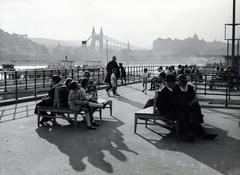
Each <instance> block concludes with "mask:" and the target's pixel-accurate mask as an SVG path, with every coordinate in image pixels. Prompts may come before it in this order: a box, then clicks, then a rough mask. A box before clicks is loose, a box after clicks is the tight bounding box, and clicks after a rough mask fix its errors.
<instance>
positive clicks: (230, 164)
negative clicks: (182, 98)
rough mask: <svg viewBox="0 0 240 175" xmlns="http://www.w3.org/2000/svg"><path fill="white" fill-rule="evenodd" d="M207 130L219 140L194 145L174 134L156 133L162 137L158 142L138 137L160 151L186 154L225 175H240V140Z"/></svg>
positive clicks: (199, 141) (222, 131)
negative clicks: (215, 134) (216, 135)
mask: <svg viewBox="0 0 240 175" xmlns="http://www.w3.org/2000/svg"><path fill="white" fill-rule="evenodd" d="M207 130H208V131H210V132H211V130H213V131H212V132H214V133H217V134H218V137H217V139H216V140H212V141H207V140H200V139H199V140H196V141H195V142H193V143H192V142H185V141H182V140H180V139H178V138H177V137H176V135H175V133H174V132H170V133H169V134H167V135H165V134H161V133H157V132H155V133H157V134H158V135H159V136H161V138H160V139H158V140H156V139H154V140H151V139H148V138H146V137H144V136H143V135H141V134H139V133H138V134H137V135H139V136H140V137H141V138H143V139H144V140H146V141H148V142H149V143H151V144H152V145H154V146H155V147H156V148H158V149H160V150H169V151H174V152H181V153H184V154H186V155H188V156H190V157H192V158H194V159H195V160H198V161H200V162H201V163H203V164H205V165H207V166H209V167H211V168H213V169H215V170H217V171H219V172H221V173H223V174H239V173H240V161H239V160H240V154H239V151H240V146H239V145H240V140H237V139H234V138H232V137H229V136H228V135H227V134H228V133H227V132H226V131H224V130H222V129H219V128H207ZM177 161H180V162H181V160H177ZM182 163H184V161H183V162H182Z"/></svg>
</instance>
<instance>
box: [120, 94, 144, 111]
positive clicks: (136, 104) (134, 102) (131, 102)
mask: <svg viewBox="0 0 240 175" xmlns="http://www.w3.org/2000/svg"><path fill="white" fill-rule="evenodd" d="M116 100H118V101H121V102H124V103H127V104H129V105H131V106H134V107H137V108H141V109H142V108H143V107H144V104H142V103H139V102H137V101H133V100H130V99H128V98H126V97H123V96H119V97H118V98H117V99H116Z"/></svg>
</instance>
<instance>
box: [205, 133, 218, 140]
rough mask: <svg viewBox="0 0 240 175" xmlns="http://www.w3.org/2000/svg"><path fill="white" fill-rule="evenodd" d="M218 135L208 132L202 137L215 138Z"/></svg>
mask: <svg viewBox="0 0 240 175" xmlns="http://www.w3.org/2000/svg"><path fill="white" fill-rule="evenodd" d="M217 136H218V135H217V134H208V133H206V134H204V135H203V136H202V138H203V140H213V139H215V138H216V137H217Z"/></svg>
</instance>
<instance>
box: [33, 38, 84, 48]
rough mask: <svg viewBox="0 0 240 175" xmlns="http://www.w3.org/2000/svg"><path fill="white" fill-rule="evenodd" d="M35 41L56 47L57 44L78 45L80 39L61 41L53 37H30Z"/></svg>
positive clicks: (49, 46)
mask: <svg viewBox="0 0 240 175" xmlns="http://www.w3.org/2000/svg"><path fill="white" fill-rule="evenodd" d="M30 40H32V41H33V42H35V43H38V44H42V45H45V46H47V47H48V48H50V49H52V48H55V47H57V46H58V45H59V44H60V45H61V46H72V47H80V46H81V45H82V44H81V41H63V40H54V39H47V38H30Z"/></svg>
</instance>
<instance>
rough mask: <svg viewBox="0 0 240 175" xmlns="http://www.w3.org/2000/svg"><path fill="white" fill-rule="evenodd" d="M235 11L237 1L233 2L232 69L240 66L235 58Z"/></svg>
mask: <svg viewBox="0 0 240 175" xmlns="http://www.w3.org/2000/svg"><path fill="white" fill-rule="evenodd" d="M235 11H236V0H233V19H232V67H235V66H238V62H237V58H235V25H236V23H235Z"/></svg>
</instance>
